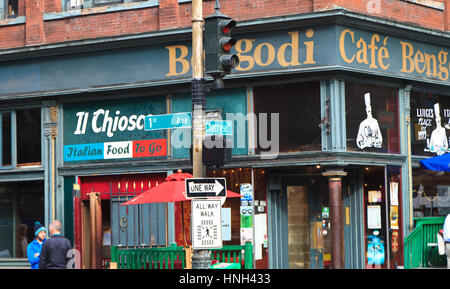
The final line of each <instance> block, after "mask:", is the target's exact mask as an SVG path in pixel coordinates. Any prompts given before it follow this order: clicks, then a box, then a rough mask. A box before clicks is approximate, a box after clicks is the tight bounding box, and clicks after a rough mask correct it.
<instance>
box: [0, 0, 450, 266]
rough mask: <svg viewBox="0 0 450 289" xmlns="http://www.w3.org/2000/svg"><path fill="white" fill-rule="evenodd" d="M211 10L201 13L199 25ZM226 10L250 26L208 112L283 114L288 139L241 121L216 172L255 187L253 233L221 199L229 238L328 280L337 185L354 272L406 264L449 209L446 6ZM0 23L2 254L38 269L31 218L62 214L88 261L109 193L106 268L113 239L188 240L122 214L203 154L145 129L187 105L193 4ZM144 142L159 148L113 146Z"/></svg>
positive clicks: (20, 5) (42, 15) (71, 1)
mask: <svg viewBox="0 0 450 289" xmlns="http://www.w3.org/2000/svg"><path fill="white" fill-rule="evenodd" d="M214 5H215V1H210V0H208V1H204V3H203V16H207V15H209V14H211V13H213V11H214ZM220 7H221V12H222V13H223V14H226V15H228V16H230V17H232V18H233V19H235V20H237V21H238V25H237V27H236V29H235V36H236V38H237V39H238V43H237V44H236V46H235V51H236V53H237V54H238V55H239V57H240V60H241V63H240V65H239V66H238V67H237V68H236V70H235V71H233V74H232V75H230V76H228V77H227V78H226V85H225V87H226V89H224V90H220V91H213V92H211V94H210V96H208V105H207V110H208V111H209V112H211V113H218V114H220V115H221V116H222V117H223V118H225V117H226V115H227V114H233V115H234V117H236V115H237V114H240V115H249V114H254V115H255V116H258V117H259V116H260V115H261V114H274V113H278V114H279V116H280V118H279V119H278V121H279V122H278V124H279V128H280V129H279V132H278V133H279V135H278V136H279V139H278V140H279V143H277V144H275V143H274V142H273V141H274V140H271V141H272V142H270V141H268V139H267V135H265V137H266V139H264V138H262V137H261V134H260V133H258V131H259V130H258V129H262V127H261V123H263V122H264V121H268V119H269V118H266V119H261V118H256V119H255V120H250V119H247V118H244V120H242V119H241V121H243V122H242V123H239V121H240V120H239V119H234V121H235V122H236V124H237V126H236V128H235V132H238V129H242V131H239V136H236V135H235V136H234V143H235V146H234V147H233V158H232V161H231V163H230V164H227V165H226V166H225V168H224V169H221V170H210V171H208V174H209V175H210V176H225V177H226V178H227V182H228V187H229V189H230V190H234V191H239V190H240V189H242V188H248V185H249V184H250V187H251V188H252V191H253V199H252V201H251V202H252V203H251V204H247V207H248V206H254V209H255V213H254V214H253V217H254V219H253V220H254V226H253V227H250V228H243V227H241V226H240V218H242V216H241V215H242V211H240V209H242V207H246V206H245V205H243V204H242V203H240V202H239V201H238V200H228V201H227V202H226V203H225V204H224V208H227V209H228V210H229V211H230V212H229V219H228V221H227V224H229V225H230V226H229V227H230V232H229V234H226V236H227V239H224V241H225V244H239V243H240V242H242V241H243V239H245V238H250V239H252V240H253V242H254V245H255V266H256V267H257V268H327V267H329V266H330V261H331V254H332V253H331V251H332V248H331V246H332V245H331V244H330V241H329V239H327V238H328V237H327V234H328V233H329V231H330V230H332V228H330V227H329V218H327V214H326V212H327V209H328V208H330V206H331V207H332V204H330V200H329V196H330V194H329V191H330V190H333V189H338V188H341V189H338V190H339V192H343V193H342V196H341V197H342V199H343V200H342V203H343V208H342V213H343V224H342V230H343V232H344V234H343V235H344V236H343V238H344V240H345V242H344V244H343V246H344V247H343V248H342V249H343V250H344V252H345V254H344V256H345V257H344V260H343V262H344V264H343V265H344V266H345V267H346V268H368V267H377V266H379V267H381V268H396V267H398V266H403V265H404V258H405V254H404V252H403V240H404V238H405V237H406V236H408V235H409V233H410V232H411V230H412V225H413V217H429V216H442V215H444V214H445V213H448V210H449V208H450V204H448V202H447V199H446V197H447V198H448V196H449V195H448V194H449V193H448V191H447V190H446V189H447V188H448V186H449V185H450V179H448V177H447V176H446V175H439V176H434V175H430V174H426V173H424V172H423V171H421V170H420V169H419V168H418V162H419V161H420V160H421V159H423V158H425V157H429V156H433V155H435V154H437V153H440V151H438V150H437V149H436V147H435V146H432V145H431V143H432V140H431V139H432V137H431V134H432V130H433V129H434V128H438V127H442V126H441V124H440V123H439V124H438V120H437V116H440V117H439V121H440V122H442V124H443V125H444V128H445V124H448V121H449V117H450V113H448V111H449V110H448V109H450V101H449V99H450V98H449V97H450V93H449V86H450V80H449V77H450V75H449V74H450V56H449V55H448V54H449V52H450V34H449V32H448V31H450V1H449V0H360V1H347V0H346V1H343V0H329V1H323V0H321V1H319V0H305V1H298V0H284V1H272V0H258V1H249V0H240V1H236V0H221V1H220ZM0 18H1V19H0V61H1V65H0V100H1V101H0V117H1V123H2V126H1V134H2V139H1V146H0V147H1V163H0V164H1V170H0V182H1V183H0V206H1V207H0V208H1V209H0V220H1V221H2V222H4V224H5V226H3V227H2V228H0V230H2V231H1V232H0V260H1V258H9V259H8V260H13V261H14V260H15V261H14V262H22V263H26V261H24V259H21V258H24V257H25V255H24V254H25V253H24V251H23V248H22V247H23V246H22V247H21V242H20V240H24V239H25V240H26V241H27V242H30V241H31V239H32V238H33V234H32V232H30V230H32V227H33V223H34V221H36V220H39V221H41V222H43V223H45V224H48V223H49V221H50V220H52V219H54V218H58V219H60V220H62V221H63V224H64V234H65V235H66V236H68V237H69V239H71V241H72V242H73V244H74V246H75V248H77V249H79V250H80V252H81V256H82V260H83V266H84V267H89V266H90V265H89V264H90V262H89V258H90V254H89V252H90V251H91V250H93V248H91V245H90V244H89V241H88V240H89V236H90V232H91V230H93V229H92V228H90V225H89V222H88V219H89V217H90V215H91V214H94V213H93V212H91V211H90V206H89V200H90V197H89V194H90V193H91V192H98V193H99V194H100V196H101V197H100V198H99V199H100V200H101V201H99V204H100V205H101V206H100V207H101V212H102V216H103V227H102V232H101V235H102V236H103V244H104V250H103V257H104V258H105V259H107V258H108V249H107V248H108V246H110V245H111V244H112V245H123V246H141V245H142V246H156V245H158V246H164V245H168V244H170V243H171V242H177V243H183V242H187V243H189V242H190V233H189V230H188V229H189V226H188V223H189V217H188V215H189V214H188V213H189V211H186V210H187V209H189V208H186V207H184V208H183V207H181V206H180V205H179V204H160V205H154V206H153V205H148V206H144V207H139V208H129V210H125V209H123V208H121V207H119V206H118V204H120V203H121V202H123V201H125V200H126V199H127V198H128V197H130V196H133V195H135V194H137V193H140V192H142V191H145V190H146V189H148V188H151V187H152V186H155V185H157V184H159V183H161V182H163V181H164V178H165V176H166V175H167V174H170V173H172V172H174V171H176V170H177V169H179V168H181V169H183V170H187V171H189V170H190V169H191V165H190V162H189V145H185V146H179V145H178V144H176V142H175V141H174V140H175V139H176V138H177V137H178V138H179V137H180V135H174V132H173V131H155V132H148V131H144V129H143V119H144V116H145V115H148V114H154V115H156V114H166V113H175V112H185V111H189V110H190V107H191V106H190V104H191V103H190V78H191V70H190V62H189V59H190V55H191V52H190V49H191V48H190V41H191V2H190V1H186V0H159V1H158V0H147V1H136V2H133V1H128V0H126V1H121V0H119V1H107V0H106V1H105V0H61V1H60V0H5V1H3V2H1V3H0ZM299 92H301V93H300V94H299ZM274 95H276V96H278V97H276V98H274V97H273V96H274ZM299 104H301V105H299ZM436 104H438V105H437V106H436ZM365 109H366V111H365ZM366 114H367V115H366ZM372 114H373V117H372ZM369 115H370V117H369ZM366 117H367V118H368V119H373V118H375V119H377V120H378V122H377V126H379V128H378V130H379V131H380V134H381V135H382V136H383V138H382V139H381V138H380V139H379V140H372V141H369V140H367V138H364V137H367V134H366V135H365V134H364V125H363V123H362V122H361V121H363V120H364V119H365V118H366ZM435 119H436V120H435ZM441 119H442V120H441ZM360 122H361V126H362V127H363V129H362V132H361V133H359V131H358V130H359V128H361V126H360ZM305 123H306V124H310V125H304V124H305ZM276 124H277V122H276V119H275V122H273V123H271V124H270V125H269V127H270V128H272V126H273V127H275V125H276ZM367 127H368V128H370V130H371V131H372V130H375V128H374V126H370V125H369V126H366V128H367ZM366 130H367V129H366ZM444 131H445V129H444ZM274 133H275V132H274ZM271 135H272V136H273V134H271ZM372 137H374V136H373V135H372ZM183 140H185V139H183ZM142 141H154V143H155V144H156V145H161V147H162V151H163V153H161V154H159V155H151V154H147V155H137V154H136V155H133V154H129V155H120V156H117V155H116V156H113V155H109V154H108V151H107V149H106V147H107V145H108V144H109V145H111V146H114V145H117V149H118V148H119V147H118V146H120V145H125V146H126V145H131V146H136V145H137V146H138V145H140V144H141V143H142ZM264 141H265V142H264ZM126 142H133V143H131V144H129V143H126ZM140 142H141V143H140ZM187 142H189V141H187ZM447 142H448V139H447ZM113 143H114V144H113ZM99 144H100V146H99ZM267 144H268V145H269V146H267ZM275 145H277V146H278V148H277V150H272V149H274V146H275ZM99 147H101V148H102V149H100V150H99V151H101V154H100V155H98V154H97V155H96V154H95V153H94V151H97V149H98V148H99ZM442 150H443V151H447V150H448V144H447V147H445V146H444V148H443V149H442ZM264 152H269V153H274V152H275V153H276V156H275V157H262V156H263V155H264ZM410 159H411V161H410ZM436 180H438V181H436ZM437 183H438V185H437ZM73 184H78V185H79V186H80V187H79V190H78V189H75V190H74V187H73ZM331 184H333V185H331ZM334 185H336V187H334ZM423 187H425V188H426V189H425V190H423V189H420V188H423ZM411 192H414V194H413V193H411ZM427 194H428V195H427ZM430 194H431V197H430ZM183 210H184V211H183ZM181 211H183V212H185V214H181ZM143 212H145V213H143ZM240 212H241V213H240ZM139 214H141V215H140V216H139ZM227 214H228V213H227ZM132 215H133V216H134V217H131V216H132ZM182 216H184V217H182ZM182 218H184V220H182ZM148 219H150V220H151V221H150V224H149V226H148V227H147V224H148V222H147V220H148ZM183 221H184V222H183ZM133 227H135V228H138V229H132V228H133ZM24 228H27V230H25V229H24ZM375 244H376V245H377V246H378V245H380V244H381V245H380V246H381V247H382V248H385V249H383V251H382V253H379V254H377V253H376V252H374V251H373V250H372V247H374V246H375ZM105 248H106V249H105ZM11 258H12V259H11ZM13 261H11V262H13Z"/></svg>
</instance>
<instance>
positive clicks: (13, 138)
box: [0, 106, 44, 171]
mask: <svg viewBox="0 0 450 289" xmlns="http://www.w3.org/2000/svg"><path fill="white" fill-rule="evenodd" d="M37 108H39V109H40V118H39V122H40V124H39V126H40V127H41V134H40V139H39V142H40V143H41V152H40V161H39V162H40V164H39V165H23V164H19V163H18V162H17V114H16V111H17V110H26V109H37ZM7 113H11V152H10V153H11V165H8V166H3V139H2V134H3V126H1V125H0V171H2V170H11V169H17V168H21V169H23V168H29V167H36V166H38V167H42V166H43V159H44V157H43V149H44V146H43V138H42V131H43V119H42V113H43V111H42V107H41V106H30V107H17V108H14V109H9V110H2V111H0V123H1V121H2V118H3V115H4V114H7Z"/></svg>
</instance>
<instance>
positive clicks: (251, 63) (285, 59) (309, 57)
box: [166, 29, 316, 76]
mask: <svg viewBox="0 0 450 289" xmlns="http://www.w3.org/2000/svg"><path fill="white" fill-rule="evenodd" d="M288 35H289V36H290V40H289V41H288V42H285V43H282V44H281V46H280V47H279V48H278V49H276V47H275V45H274V44H272V43H269V42H263V43H260V44H258V45H256V46H255V45H254V42H255V39H240V40H238V41H237V42H236V45H235V49H236V54H237V56H238V57H239V66H237V67H236V70H237V71H249V70H252V69H253V68H255V66H257V67H266V66H269V65H271V64H274V63H275V62H276V64H278V65H279V66H281V67H298V66H300V65H302V61H301V59H300V58H301V57H300V55H299V51H301V50H303V49H304V50H305V56H304V60H303V64H315V63H316V60H315V59H314V41H313V40H312V38H313V36H314V30H312V29H308V30H306V32H305V34H304V36H303V37H304V39H305V40H307V41H303V43H300V41H301V38H302V37H301V35H300V33H299V32H298V31H291V32H288ZM166 49H167V50H168V52H169V72H168V73H167V74H166V76H182V75H184V74H187V73H188V71H189V69H190V62H189V61H188V60H187V59H186V57H187V55H188V52H189V50H188V47H187V45H172V46H167V47H166Z"/></svg>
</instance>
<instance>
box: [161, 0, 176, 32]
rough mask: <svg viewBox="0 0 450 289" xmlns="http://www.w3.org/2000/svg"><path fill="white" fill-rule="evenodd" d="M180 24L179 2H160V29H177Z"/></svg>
mask: <svg viewBox="0 0 450 289" xmlns="http://www.w3.org/2000/svg"><path fill="white" fill-rule="evenodd" d="M179 24H180V9H179V5H178V0H160V1H159V29H161V30H164V29H170V28H177V27H179Z"/></svg>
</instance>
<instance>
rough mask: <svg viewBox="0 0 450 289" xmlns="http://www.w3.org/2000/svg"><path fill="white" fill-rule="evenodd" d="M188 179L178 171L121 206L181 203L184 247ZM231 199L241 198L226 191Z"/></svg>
mask: <svg viewBox="0 0 450 289" xmlns="http://www.w3.org/2000/svg"><path fill="white" fill-rule="evenodd" d="M189 178H193V176H192V175H191V174H188V173H183V172H182V171H181V170H178V172H176V173H174V174H171V175H169V176H167V178H166V179H165V182H164V183H162V184H160V185H157V186H156V187H153V188H151V189H149V190H147V191H145V192H143V193H142V194H140V195H138V196H136V197H134V198H133V199H131V200H129V201H127V202H125V203H123V204H121V206H128V205H137V204H148V203H170V202H181V220H182V227H183V239H184V245H185V246H186V236H185V230H184V214H183V212H184V209H183V202H184V201H190V200H191V199H188V198H186V193H185V191H186V185H185V180H186V179H189ZM233 197H241V195H239V194H237V193H235V192H232V191H229V190H227V198H233Z"/></svg>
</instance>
